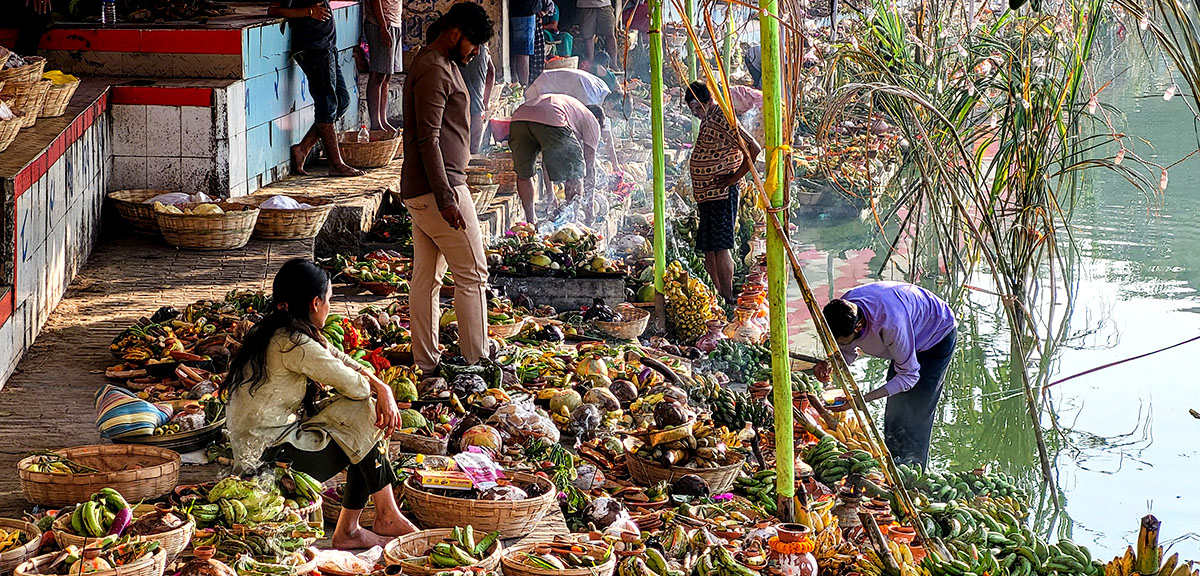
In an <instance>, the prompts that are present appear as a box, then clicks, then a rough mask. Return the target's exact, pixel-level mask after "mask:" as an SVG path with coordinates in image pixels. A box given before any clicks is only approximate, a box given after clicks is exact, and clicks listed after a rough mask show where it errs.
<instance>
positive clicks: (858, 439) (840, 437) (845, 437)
mask: <svg viewBox="0 0 1200 576" xmlns="http://www.w3.org/2000/svg"><path fill="white" fill-rule="evenodd" d="M829 434H830V435H831V436H833V437H834V438H836V439H837V441H838V442H841V443H842V444H843V445H845V446H846V447H848V448H850V449H852V450H863V451H870V450H871V444H870V442H868V441H867V431H866V430H865V429H863V425H862V422H859V421H858V418H855V417H854V416H853V415H851V414H849V413H847V412H842V413H841V421H840V422H839V423H838V427H837V429H836V430H830V431H829Z"/></svg>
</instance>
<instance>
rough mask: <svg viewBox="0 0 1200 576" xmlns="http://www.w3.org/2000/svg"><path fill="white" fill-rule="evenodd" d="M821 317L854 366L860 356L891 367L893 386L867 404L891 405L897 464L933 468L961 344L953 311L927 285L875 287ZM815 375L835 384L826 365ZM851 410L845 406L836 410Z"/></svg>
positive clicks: (871, 395)
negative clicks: (937, 421)
mask: <svg viewBox="0 0 1200 576" xmlns="http://www.w3.org/2000/svg"><path fill="white" fill-rule="evenodd" d="M822 312H823V313H824V315H825V322H826V323H828V324H829V330H830V331H831V332H833V336H834V338H836V339H837V343H838V347H839V348H840V349H841V352H842V357H843V358H845V359H846V363H847V364H850V363H852V362H854V361H855V360H856V359H858V355H859V352H863V353H866V354H869V355H871V356H875V357H877V358H887V359H889V360H891V361H892V365H891V367H889V368H888V379H887V383H885V384H884V385H883V386H880V387H878V388H876V389H874V390H871V391H870V392H867V393H866V395H864V396H863V399H864V400H866V401H867V402H871V401H874V400H878V399H880V398H887V399H888V402H887V408H886V410H885V411H884V415H883V436H884V441H885V442H886V443H887V448H888V451H889V452H891V453H892V458H893V459H894V460H895V461H896V463H897V464H899V463H909V464H920V465H922V466H925V465H927V463H928V461H929V437H930V435H931V434H932V432H933V416H934V412H935V411H936V409H937V403H938V398H939V397H941V395H942V377H943V376H944V375H945V373H946V367H947V366H949V365H950V358H951V357H953V356H954V345H955V343H956V341H957V334H958V333H957V331H956V330H955V321H954V313H953V312H951V311H950V306H949V305H947V304H946V303H945V302H943V301H942V300H941V299H940V298H938V297H937V296H935V295H933V293H932V292H930V291H928V290H926V289H924V288H921V287H920V286H914V285H912V284H904V283H901V282H875V283H873V284H865V285H863V286H859V287H857V288H852V289H850V290H847V291H846V293H845V294H843V295H842V297H841V298H838V299H835V300H831V301H830V302H829V303H828V304H826V305H825V309H824V310H823V311H822ZM813 370H814V372H815V373H816V376H817V379H819V380H821V381H822V382H828V381H829V373H830V368H829V363H828V362H827V361H822V362H820V363H818V364H817V366H816V367H815V368H814V369H813ZM848 408H850V403H849V402H844V403H842V404H841V405H840V406H839V407H838V408H835V409H841V410H845V409H848Z"/></svg>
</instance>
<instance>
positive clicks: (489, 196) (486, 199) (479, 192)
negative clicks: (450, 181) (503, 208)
mask: <svg viewBox="0 0 1200 576" xmlns="http://www.w3.org/2000/svg"><path fill="white" fill-rule="evenodd" d="M467 188H469V189H470V190H471V202H473V203H474V204H475V213H476V214H480V215H482V214H483V213H484V212H487V211H488V209H490V208H491V207H492V200H495V199H496V191H497V190H499V189H500V185H499V184H468V185H467Z"/></svg>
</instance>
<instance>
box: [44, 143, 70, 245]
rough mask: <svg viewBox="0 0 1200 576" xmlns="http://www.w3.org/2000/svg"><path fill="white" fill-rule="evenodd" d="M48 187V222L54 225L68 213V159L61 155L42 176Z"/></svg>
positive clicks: (49, 225)
mask: <svg viewBox="0 0 1200 576" xmlns="http://www.w3.org/2000/svg"><path fill="white" fill-rule="evenodd" d="M42 179H43V181H44V182H43V186H45V187H46V218H47V220H46V224H47V226H48V227H53V226H55V225H57V224H58V222H59V221H61V220H62V217H63V215H64V214H66V213H67V161H66V157H65V156H62V157H59V159H58V160H57V161H55V162H54V164H51V165H50V170H49V171H48V172H46V175H45V176H43V177H42Z"/></svg>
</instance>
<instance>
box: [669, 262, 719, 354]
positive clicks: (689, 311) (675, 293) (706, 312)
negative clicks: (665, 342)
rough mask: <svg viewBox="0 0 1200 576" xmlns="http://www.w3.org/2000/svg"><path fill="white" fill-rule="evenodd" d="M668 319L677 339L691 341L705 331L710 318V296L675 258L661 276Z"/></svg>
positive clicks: (687, 342) (703, 286) (681, 341)
mask: <svg viewBox="0 0 1200 576" xmlns="http://www.w3.org/2000/svg"><path fill="white" fill-rule="evenodd" d="M664 283H665V287H666V297H667V322H668V323H670V325H671V326H672V333H673V335H674V336H675V338H676V340H677V341H678V342H680V343H683V344H691V343H692V342H695V341H696V339H697V338H699V337H700V336H701V335H703V334H704V332H705V331H706V330H705V326H704V324H705V323H706V322H708V321H709V320H711V319H712V317H713V315H712V301H713V295H712V293H711V292H709V290H708V287H707V286H705V285H704V283H703V282H701V281H699V280H697V279H696V278H695V277H694V276H692V275H690V274H688V273H687V272H686V271H685V270H684V269H683V266H681V265H680V264H679V262H678V261H675V262H672V263H671V264H670V265H668V266H667V270H666V275H665V276H664Z"/></svg>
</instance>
